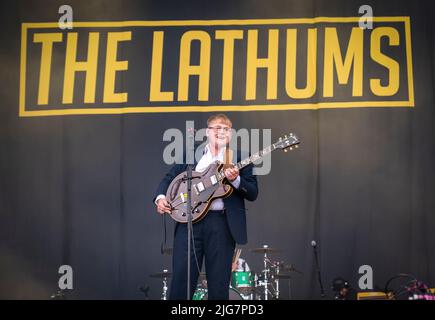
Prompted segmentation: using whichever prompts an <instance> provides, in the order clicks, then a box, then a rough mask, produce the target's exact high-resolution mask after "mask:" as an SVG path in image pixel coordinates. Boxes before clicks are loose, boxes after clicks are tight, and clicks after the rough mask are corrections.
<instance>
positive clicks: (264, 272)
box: [258, 245, 270, 300]
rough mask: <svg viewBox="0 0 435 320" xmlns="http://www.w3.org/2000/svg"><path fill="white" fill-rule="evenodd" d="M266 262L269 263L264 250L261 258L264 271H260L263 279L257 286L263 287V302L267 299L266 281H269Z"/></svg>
mask: <svg viewBox="0 0 435 320" xmlns="http://www.w3.org/2000/svg"><path fill="white" fill-rule="evenodd" d="M264 248H267V246H266V245H265V246H264ZM268 261H269V259H268V258H267V251H266V250H265V251H264V256H263V267H264V269H263V271H262V273H263V279H262V280H260V281H258V283H259V286H260V287H264V300H268V299H269V288H268V286H269V281H268V279H269V273H270V270H269V265H268Z"/></svg>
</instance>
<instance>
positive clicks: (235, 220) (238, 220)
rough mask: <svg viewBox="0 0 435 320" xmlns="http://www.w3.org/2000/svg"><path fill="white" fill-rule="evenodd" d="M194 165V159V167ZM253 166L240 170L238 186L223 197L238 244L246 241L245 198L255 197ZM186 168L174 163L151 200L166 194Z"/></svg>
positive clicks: (238, 157)
mask: <svg viewBox="0 0 435 320" xmlns="http://www.w3.org/2000/svg"><path fill="white" fill-rule="evenodd" d="M240 160H241V156H240V152H238V153H237V161H240ZM195 167H196V161H195V164H194V167H193V168H195ZM252 169H253V166H252V165H249V166H246V167H245V168H243V169H242V170H240V185H239V188H238V189H236V188H234V190H233V192H232V193H231V195H230V196H229V197H227V198H225V199H223V201H224V206H225V210H226V215H227V220H228V226H229V228H230V231H231V235H232V236H233V239H234V240H235V242H236V243H238V244H246V243H247V242H248V237H247V232H246V212H245V211H246V209H245V201H244V200H245V199H247V200H249V201H254V200H255V199H257V195H258V186H257V177H256V176H254V175H253V174H252ZM186 170H187V164H175V165H174V166H173V167H172V168H171V170H169V172H168V173H167V174H166V175H165V177H164V178H163V180H162V181H161V182H160V184H159V186H158V188H157V190H156V193H155V196H154V199H153V202H154V200H155V199H156V197H157V196H158V195H159V194H166V191H167V190H168V187H169V184H170V183H171V182H172V180H173V179H174V178H175V177H176V176H177V175H178V174H180V173H181V172H183V171H186Z"/></svg>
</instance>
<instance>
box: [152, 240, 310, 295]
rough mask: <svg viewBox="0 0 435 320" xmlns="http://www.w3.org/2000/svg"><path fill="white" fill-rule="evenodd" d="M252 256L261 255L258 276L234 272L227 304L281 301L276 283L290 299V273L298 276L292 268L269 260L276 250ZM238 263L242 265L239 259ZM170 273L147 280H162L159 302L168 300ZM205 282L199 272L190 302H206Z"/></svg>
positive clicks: (267, 249) (259, 251)
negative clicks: (282, 283)
mask: <svg viewBox="0 0 435 320" xmlns="http://www.w3.org/2000/svg"><path fill="white" fill-rule="evenodd" d="M238 250H239V251H238V254H237V256H236V260H238V258H239V256H240V252H241V250H240V249H238ZM250 251H251V252H253V253H257V254H261V255H262V260H263V261H262V264H263V266H262V268H263V269H262V270H260V271H259V272H258V273H256V272H253V271H251V270H249V267H248V268H237V269H236V270H234V271H232V273H231V283H230V286H229V289H228V290H229V299H230V300H278V299H280V298H281V299H282V297H281V293H280V281H281V280H287V281H288V289H289V291H288V299H291V282H290V281H291V278H292V275H293V273H297V274H302V272H300V271H298V270H297V269H295V268H294V267H293V265H286V264H284V263H283V262H282V261H277V260H272V259H271V258H270V257H269V255H271V254H274V253H278V252H279V250H277V249H274V248H270V247H269V246H268V245H263V246H262V247H259V248H253V249H251V250H250ZM242 261H244V260H243V259H242ZM171 276H172V273H170V272H168V270H166V269H164V270H163V272H159V273H155V274H151V275H150V277H154V278H160V279H162V283H163V286H162V295H161V299H162V300H167V298H168V295H167V293H168V280H169V278H170V277H171ZM207 292H208V290H207V280H206V276H205V273H203V272H201V273H200V275H199V278H198V285H197V288H196V291H195V293H194V295H193V298H192V300H207Z"/></svg>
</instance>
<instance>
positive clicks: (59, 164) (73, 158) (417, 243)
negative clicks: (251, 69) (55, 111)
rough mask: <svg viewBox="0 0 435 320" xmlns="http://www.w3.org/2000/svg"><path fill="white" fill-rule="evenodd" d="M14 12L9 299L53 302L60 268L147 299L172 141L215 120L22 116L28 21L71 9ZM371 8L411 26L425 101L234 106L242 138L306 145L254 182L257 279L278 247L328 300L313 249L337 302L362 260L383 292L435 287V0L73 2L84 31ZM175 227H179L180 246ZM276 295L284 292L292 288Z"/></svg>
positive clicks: (300, 288) (8, 7)
mask: <svg viewBox="0 0 435 320" xmlns="http://www.w3.org/2000/svg"><path fill="white" fill-rule="evenodd" d="M8 3H9V4H5V3H4V4H2V8H1V48H0V52H1V59H0V64H1V73H2V85H1V89H0V90H1V108H0V298H6V299H21V298H25V299H48V298H49V297H50V295H51V294H52V293H54V292H56V291H57V290H58V279H59V277H60V276H61V275H60V274H58V269H59V266H61V265H64V264H68V265H71V266H72V268H73V270H74V277H73V279H74V282H73V283H74V289H73V290H71V291H70V292H69V293H67V294H68V297H70V298H77V299H93V298H96V299H143V298H144V297H145V296H144V294H143V293H142V292H140V290H139V287H140V286H144V287H146V286H149V287H150V290H149V297H150V298H151V299H159V298H160V294H161V289H162V287H161V282H160V281H159V280H158V279H153V278H150V277H149V275H150V274H151V273H156V272H159V271H162V269H164V268H167V269H169V270H170V269H171V259H170V257H169V256H164V255H161V253H160V243H161V239H162V220H161V218H160V216H159V215H157V214H156V213H155V208H154V205H153V203H152V202H151V200H152V196H153V193H154V191H155V188H156V185H157V184H158V182H159V181H160V179H161V178H162V176H163V174H164V173H165V172H166V171H167V170H168V166H167V165H166V164H164V163H163V161H162V152H163V149H164V147H165V146H166V145H167V142H164V141H162V140H163V139H162V137H163V133H164V132H165V130H166V129H168V128H179V129H180V130H183V131H184V129H185V121H186V120H194V121H195V125H196V127H197V128H198V127H200V126H201V125H203V124H204V122H205V120H206V119H207V117H208V116H209V115H210V114H211V112H184V113H158V112H157V113H133V114H124V115H116V114H115V115H110V114H109V115H102V114H99V115H98V114H97V115H67V116H48V117H45V116H41V117H20V116H19V115H18V106H19V84H20V48H21V44H20V43H21V23H23V22H46V21H47V22H56V21H58V19H59V14H58V12H57V10H58V8H59V6H60V5H62V4H63V1H16V2H13V3H12V2H8ZM363 4H368V5H371V6H372V8H373V10H374V15H375V16H409V17H410V21H411V34H412V54H413V56H412V62H413V75H414V79H415V80H414V96H415V107H400V108H394V107H376V108H338V109H334V108H330V109H321V110H275V111H249V112H236V111H231V112H227V113H228V115H229V116H230V117H231V118H232V119H233V121H234V126H235V127H236V128H248V129H250V128H260V129H261V128H271V129H272V137H273V139H275V138H277V137H278V136H280V135H281V134H282V133H285V132H288V130H289V128H291V129H292V131H294V132H295V133H297V134H298V135H299V137H300V138H301V140H302V141H303V145H302V146H301V148H300V149H299V150H298V151H297V152H293V153H290V154H284V153H274V154H273V156H272V171H271V173H270V174H269V175H266V176H261V177H259V189H260V194H259V198H258V199H257V201H256V202H254V203H249V204H248V233H249V243H248V245H247V246H245V247H244V248H243V251H242V257H244V258H245V259H246V260H247V262H248V263H249V264H250V266H251V268H252V269H254V270H257V271H258V270H260V269H261V267H262V263H261V256H260V255H258V254H254V253H251V252H250V251H249V248H253V247H258V246H260V245H263V244H268V245H269V246H271V247H274V248H277V249H280V250H281V252H280V253H279V254H277V255H275V256H273V257H274V258H275V259H278V260H282V261H284V262H285V263H286V264H293V265H294V266H295V267H296V268H297V269H299V270H301V271H302V272H303V274H302V275H299V274H294V275H293V277H292V281H291V289H292V296H293V298H297V299H313V298H314V299H316V298H319V286H318V283H317V278H316V274H315V266H314V256H313V250H312V248H311V246H310V243H311V240H312V239H315V240H316V241H317V242H318V247H319V253H320V263H321V267H322V274H323V278H324V284H325V288H326V291H327V295H328V297H331V295H332V293H331V289H330V287H331V282H332V280H333V279H334V278H335V277H337V276H341V277H343V278H345V279H348V280H349V281H350V282H351V284H352V285H353V286H354V287H357V285H358V279H359V276H360V275H359V274H358V268H359V267H360V266H361V265H370V266H372V268H373V276H374V284H375V286H379V287H381V288H382V287H383V286H384V284H385V282H386V281H387V280H388V279H389V278H390V277H392V276H394V275H396V274H397V273H400V272H403V273H412V274H414V275H415V276H416V277H418V278H419V279H421V280H422V281H424V282H427V283H429V284H432V285H434V284H435V240H434V230H435V197H434V194H435V169H434V164H435V130H434V129H435V107H434V103H435V101H434V89H435V60H434V59H435V57H434V53H435V23H434V18H433V17H434V14H435V10H434V6H433V4H432V2H431V1H427V2H423V1H401V0H400V1H348V0H342V1H338V0H335V1H314V0H305V1H296V0H291V1H290V0H273V1H271V0H269V1H250V0H241V1H198V2H187V1H174V2H167V1H126V0H122V1H121V0H112V1H73V2H72V3H70V5H72V7H73V10H74V19H75V20H76V21H121V20H122V21H130V20H141V21H142V20H145V21H146V20H220V19H274V18H286V19H287V18H313V17H354V16H358V8H359V6H360V5H363ZM38 59H39V58H38ZM402 62H403V61H402ZM402 62H400V63H402ZM28 63H30V62H28ZM130 63H131V62H130ZM130 68H132V69H134V66H133V65H131V66H130ZM35 70H37V69H35ZM56 72H57V71H56V70H55V71H54V73H56ZM177 76H178V75H176V74H174V75H173V77H174V79H176V77H177ZM29 77H32V75H29ZM33 77H38V75H37V74H36V75H35V74H34V75H33ZM264 79H265V77H264ZM78 81H82V82H83V78H81V80H78ZM400 81H401V83H402V82H403V81H405V80H403V79H402V78H401V79H400ZM82 82H81V86H82V87H83V83H82ZM51 85H52V86H53V87H54V88H56V87H61V86H62V84H57V83H52V84H51ZM82 87H81V88H82ZM29 90H30V91H31V90H36V89H34V88H33V89H32V88H29ZM81 90H82V92H83V88H82V89H81ZM137 90H140V89H139V88H137ZM364 90H365V89H364ZM132 94H134V93H132ZM204 108H206V106H205V107H204ZM172 230H173V224H172V222H170V223H169V224H168V232H169V236H168V237H169V239H168V241H169V243H170V242H171V240H172ZM281 286H282V288H281V289H282V297H283V298H286V297H287V296H288V283H287V282H285V281H283V282H282V283H281Z"/></svg>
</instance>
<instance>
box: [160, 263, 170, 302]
mask: <svg viewBox="0 0 435 320" xmlns="http://www.w3.org/2000/svg"><path fill="white" fill-rule="evenodd" d="M166 272H168V270H167V269H164V270H163V273H166ZM167 292H168V278H167V277H166V276H164V277H163V290H162V298H161V300H168V294H167Z"/></svg>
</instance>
